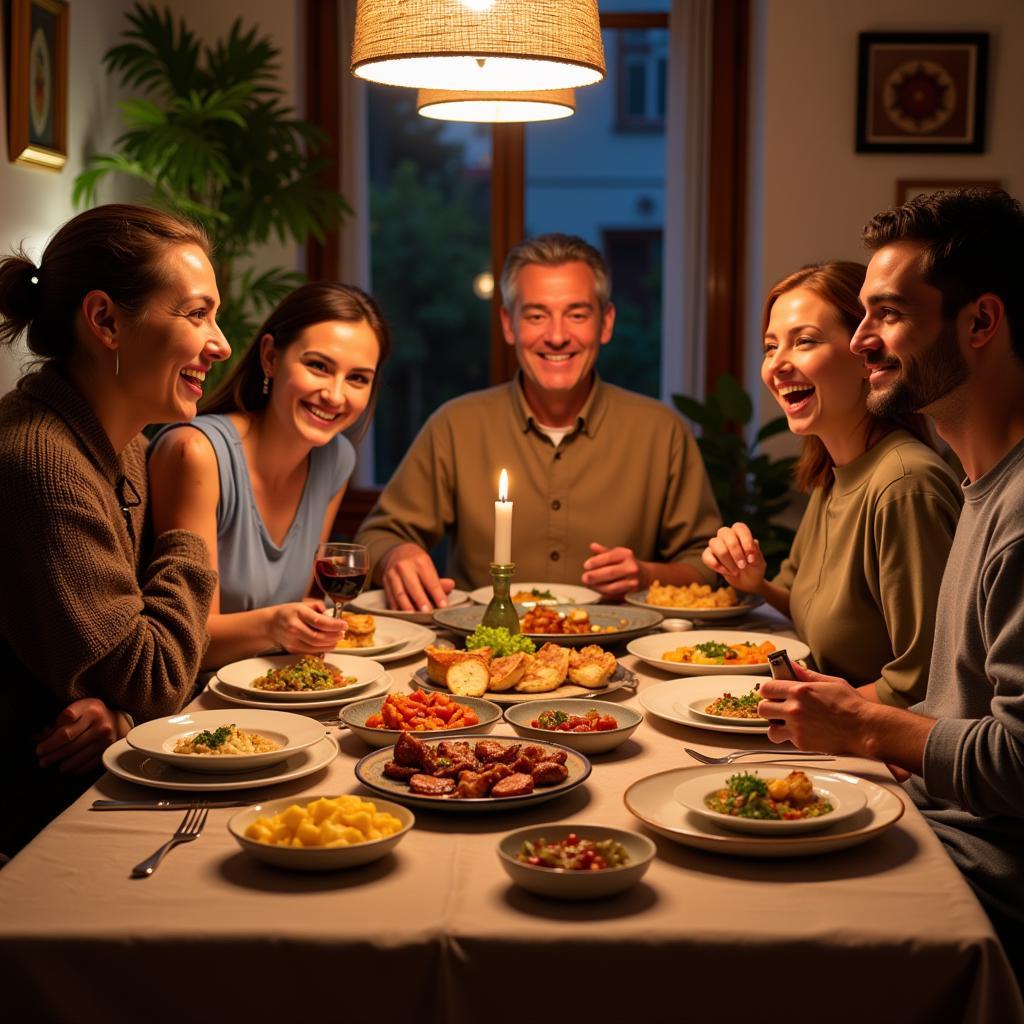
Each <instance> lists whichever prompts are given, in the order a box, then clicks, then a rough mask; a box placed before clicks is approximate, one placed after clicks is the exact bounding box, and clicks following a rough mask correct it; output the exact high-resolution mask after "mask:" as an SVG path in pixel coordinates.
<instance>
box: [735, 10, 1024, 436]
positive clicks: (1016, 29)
mask: <svg viewBox="0 0 1024 1024" xmlns="http://www.w3.org/2000/svg"><path fill="white" fill-rule="evenodd" d="M869 31H894V32H895V31H948V32H952V31H973V32H977V31H981V32H988V33H990V49H989V86H988V118H987V120H988V133H987V144H986V152H984V153H982V154H978V155H969V154H964V155H944V154H936V155H932V156H929V155H921V156H918V155H916V154H857V153H854V150H853V147H854V122H855V112H856V84H857V35H858V33H859V32H869ZM754 37H755V38H754V45H755V54H754V75H753V82H752V92H751V101H752V112H753V113H755V114H756V113H757V112H758V111H760V112H761V113H762V114H763V119H762V121H761V123H760V124H758V123H757V118H756V117H755V118H753V119H752V120H753V121H754V124H753V125H752V128H751V144H752V145H751V158H752V166H751V196H750V202H751V217H750V221H751V224H750V232H751V234H750V249H749V252H750V266H749V271H750V274H749V282H750V286H749V290H748V295H747V322H748V329H747V338H748V348H747V353H748V358H747V366H748V383H749V384H751V385H755V384H756V386H757V387H758V388H759V389H760V385H759V383H757V381H758V378H757V368H758V366H759V364H760V354H759V350H760V337H759V334H760V327H759V320H760V303H761V300H762V297H763V295H764V293H765V292H766V291H767V289H768V288H769V287H770V286H771V284H772V283H773V282H774V281H776V280H778V279H779V278H780V277H781V276H783V275H784V274H786V273H789V272H790V271H792V270H795V269H796V268H797V267H799V266H801V265H802V264H804V263H808V262H810V261H812V260H819V259H827V258H833V257H838V258H843V259H859V260H862V259H864V250H863V248H862V247H861V244H860V231H861V227H862V226H863V224H864V223H865V221H867V220H868V218H869V217H871V215H872V214H874V213H876V212H877V211H879V210H881V209H884V208H885V207H887V206H890V205H891V204H892V203H893V200H894V198H895V189H896V181H897V179H900V178H926V179H931V178H935V179H955V178H993V179H999V180H1000V181H1002V183H1003V185H1004V187H1006V188H1007V189H1008V190H1009V191H1010V192H1012V193H1013V194H1014V195H1016V196H1017V197H1018V198H1024V131H1022V130H1021V125H1022V123H1024V120H1022V113H1021V108H1022V104H1024V59H1022V57H1024V2H1022V0H972V2H971V3H969V4H967V3H964V2H963V0H856V2H854V3H848V2H840V0H756V2H755V5H754ZM763 399H764V400H763V402H762V412H763V414H764V416H765V418H768V417H771V416H775V415H777V414H778V413H777V409H776V406H775V403H774V402H773V401H771V400H770V399H769V398H768V396H767V394H766V393H763Z"/></svg>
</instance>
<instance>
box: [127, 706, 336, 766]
mask: <svg viewBox="0 0 1024 1024" xmlns="http://www.w3.org/2000/svg"><path fill="white" fill-rule="evenodd" d="M224 725H235V726H237V727H238V728H239V729H242V730H244V731H246V732H255V733H258V734H259V735H260V736H263V737H264V738H266V739H268V740H271V741H272V742H274V743H276V744H278V747H277V749H276V750H268V751H265V752H264V753H261V754H176V753H175V752H174V747H175V745H176V744H177V743H178V742H179V741H180V740H184V739H189V738H191V737H192V736H194V735H195V734H196V733H198V732H204V731H209V732H212V731H213V730H215V729H219V728H220V727H221V726H224ZM323 734H324V727H323V726H322V725H319V724H318V723H317V722H314V721H312V720H311V719H309V718H304V717H303V716H302V715H295V714H291V713H290V712H287V711H250V710H242V709H238V710H235V709H232V710H230V711H182V712H181V713H180V714H178V715H170V716H169V717H167V718H154V719H153V720H152V721H149V722H143V723H142V725H137V726H135V728H134V729H132V730H131V732H129V733H128V735H127V736H126V737H125V739H126V741H127V743H128V745H129V746H130V747H131V748H132V749H133V750H137V751H139V753H141V754H146V755H148V756H149V757H155V758H156V759H157V760H158V761H165V762H166V763H167V764H171V765H174V766H175V767H176V768H181V769H184V770H185V771H193V772H202V773H203V774H204V775H205V774H215V775H225V774H234V773H235V772H244V771H250V770H251V769H254V768H265V767H267V766H268V765H273V764H278V763H280V762H281V761H285V760H287V759H288V758H289V757H290V756H291V755H292V754H294V753H296V752H298V751H300V750H304V749H305V748H306V747H311V746H312V745H313V744H314V743H316V742H317V741H318V740H319V739H320V738H321V737H322V736H323Z"/></svg>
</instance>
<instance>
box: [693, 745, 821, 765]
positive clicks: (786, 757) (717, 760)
mask: <svg viewBox="0 0 1024 1024" xmlns="http://www.w3.org/2000/svg"><path fill="white" fill-rule="evenodd" d="M683 750H685V751H686V753H687V754H689V755H690V757H692V758H693V759H694V760H695V761H700V763H701V764H732V763H733V761H735V760H736V759H737V758H740V757H746V756H747V755H748V754H774V755H775V756H774V757H773V758H770V759H769V760H767V761H763V762H761V763H762V764H775V763H785V762H788V761H834V760H835V758H834V757H833V756H832V755H831V754H823V753H821V752H820V751H817V750H810V751H807V752H806V753H804V752H803V751H800V750H794V751H793V753H792V754H787V753H786V752H785V751H784V750H779V749H778V747H776V748H775V749H774V750H734V751H733V752H732V753H731V754H723V755H722V756H721V757H711V756H709V755H708V754H702V753H701V752H700V751H699V750H693V749H692V748H691V747H683Z"/></svg>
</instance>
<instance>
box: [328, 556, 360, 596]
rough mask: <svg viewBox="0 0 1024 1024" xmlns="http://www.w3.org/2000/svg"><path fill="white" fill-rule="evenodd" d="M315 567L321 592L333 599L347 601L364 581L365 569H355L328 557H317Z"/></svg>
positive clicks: (354, 594) (356, 592)
mask: <svg viewBox="0 0 1024 1024" xmlns="http://www.w3.org/2000/svg"><path fill="white" fill-rule="evenodd" d="M315 569H316V578H317V582H318V583H319V584H320V586H321V588H322V589H323V592H324V593H325V594H327V595H328V596H329V597H332V598H333V599H334V600H335V601H347V600H349V599H350V598H353V597H355V596H356V594H358V593H359V591H361V590H362V589H363V584H364V583H365V582H366V570H365V569H355V568H353V567H352V566H350V565H345V564H344V563H342V562H337V561H334V560H332V559H330V558H318V559H317V560H316V565H315Z"/></svg>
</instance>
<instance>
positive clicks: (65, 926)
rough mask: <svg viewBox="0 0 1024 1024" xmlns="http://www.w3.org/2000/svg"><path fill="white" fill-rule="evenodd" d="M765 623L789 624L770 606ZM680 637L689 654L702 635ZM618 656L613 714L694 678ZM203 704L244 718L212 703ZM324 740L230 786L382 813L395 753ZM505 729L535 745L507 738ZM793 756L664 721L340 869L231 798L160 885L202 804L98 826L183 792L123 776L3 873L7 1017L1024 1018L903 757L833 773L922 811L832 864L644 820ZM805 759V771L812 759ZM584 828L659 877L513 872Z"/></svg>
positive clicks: (252, 794) (0, 955) (761, 622)
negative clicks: (383, 761)
mask: <svg viewBox="0 0 1024 1024" xmlns="http://www.w3.org/2000/svg"><path fill="white" fill-rule="evenodd" d="M731 625H732V624H728V626H731ZM728 626H727V625H726V624H722V632H723V634H726V633H728V631H729V629H728ZM742 626H743V628H744V629H747V630H750V629H767V630H769V631H771V632H775V633H778V632H781V631H783V630H786V629H788V628H789V627H788V624H787V623H786V622H785V621H784V620H781V619H780V618H779V617H778V616H775V615H774V614H773V613H764V612H756V613H754V615H753V616H751V617H750V618H748V619H747V620H745V621H744V622H743V623H742ZM788 635H792V633H789V634H788ZM666 642H668V643H670V644H671V645H673V646H674V645H678V644H679V643H681V642H685V633H675V634H671V635H669V634H666ZM615 652H616V654H617V655H619V657H620V659H621V663H622V665H623V666H624V667H625V668H627V669H629V670H631V671H632V672H633V673H635V675H636V678H637V689H635V690H634V689H623V690H619V691H618V692H616V693H612V694H609V695H608V696H607V698H606V699H607V700H608V701H610V702H619V703H621V704H623V705H626V706H629V707H632V708H636V709H637V710H640V709H641V702H640V698H641V696H642V694H643V693H644V691H645V690H646V689H648V688H651V687H654V686H656V685H658V684H659V683H662V682H664V681H667V680H670V679H672V678H673V676H672V674H671V673H669V672H663V671H661V670H660V669H657V668H654V667H651V666H650V665H647V664H645V663H643V662H641V661H640V660H639V659H637V658H636V657H634V656H632V655H630V654H628V653H626V651H625V648H624V647H619V648H616V649H615ZM423 665H424V658H423V655H422V654H419V655H416V656H414V657H412V658H409V659H407V660H406V661H402V662H397V663H393V664H390V665H388V670H389V673H390V677H391V689H392V690H393V691H399V692H408V691H409V688H410V685H411V681H412V680H413V675H414V673H415V672H416V670H417V669H420V668H422V667H423ZM192 707H193V708H195V709H228V708H229V707H230V705H228V704H226V703H224V701H223V700H222V699H221V698H219V697H218V696H216V695H215V694H214V693H212V692H211V691H210V690H206V691H204V692H203V693H201V694H200V695H199V696H198V697H197V698H196V699H195V701H194V702H193V704H192ZM324 729H325V731H327V732H330V733H331V734H332V735H334V736H335V737H336V738H337V740H338V743H339V747H340V753H339V755H338V757H337V758H336V759H334V760H333V761H332V762H331V763H330V764H329V765H327V766H326V767H325V768H323V769H321V770H319V771H318V772H316V773H315V774H313V775H311V776H307V777H305V778H302V779H296V780H293V781H290V782H284V783H280V784H277V785H273V786H266V787H263V788H258V789H251V790H247V791H245V792H243V793H235V794H223V793H221V794H215V795H216V796H218V797H223V796H238V797H240V798H241V799H246V800H250V799H251V802H252V803H257V802H260V801H262V800H276V799H280V798H294V800H295V801H296V802H300V803H301V802H305V801H307V800H309V799H312V798H313V797H315V796H320V795H327V796H336V795H338V794H343V793H361V794H363V795H365V796H367V797H369V798H370V799H372V797H373V794H372V793H370V792H369V791H367V790H366V789H365V788H363V787H362V786H361V785H360V783H359V781H358V780H357V778H356V777H355V774H354V767H355V765H356V762H357V761H358V760H359V759H360V758H361V757H362V756H363V755H365V754H367V753H368V752H369V748H368V747H367V746H366V745H365V744H364V743H363V742H362V741H361V740H360V739H359V738H358V737H357V736H355V735H353V734H352V733H350V732H347V731H345V730H343V729H339V728H336V727H334V726H331V725H329V724H325V725H324ZM492 735H493V736H495V737H501V736H512V735H514V734H513V732H512V730H511V727H510V726H509V725H507V724H506V723H504V722H502V723H500V724H499V725H498V727H497V728H496V729H495V731H494V733H493V734H492ZM768 746H771V744H770V743H768V742H766V737H765V736H763V735H760V736H746V735H742V734H739V733H735V732H714V731H707V730H701V729H698V728H693V727H691V726H688V725H683V724H679V723H675V722H671V721H667V720H665V719H663V718H660V717H657V716H655V715H652V714H648V715H646V717H645V720H644V721H643V722H642V723H641V725H640V727H639V728H638V729H637V730H636V732H635V733H633V735H632V736H631V737H630V738H629V739H628V740H627V741H626V742H625V743H624V744H622V745H621V746H619V747H617V748H616V749H614V750H612V751H610V752H608V753H605V754H596V755H594V756H593V757H592V759H591V760H592V764H593V770H592V773H591V774H590V776H589V778H588V779H587V780H586V782H585V783H584V784H582V785H580V786H578V787H577V788H575V789H573V790H572V791H571V792H567V793H566V794H565V795H563V796H559V797H558V798H556V799H552V800H550V801H548V802H545V803H540V804H536V805H530V806H526V807H522V808H518V809H507V808H506V809H503V808H501V806H500V804H499V806H497V807H496V808H495V809H493V810H490V811H488V812H487V813H473V814H470V813H458V814H456V813H451V812H450V811H448V812H442V811H440V810H425V809H421V808H415V811H414V813H415V816H416V822H415V826H414V827H413V829H412V830H411V831H410V832H409V833H408V834H407V835H406V836H405V837H404V839H403V840H402V842H401V843H400V844H399V845H398V846H397V847H396V848H395V850H394V851H393V852H392V853H390V854H388V855H387V856H386V857H385V858H383V859H381V860H377V861H375V862H373V863H370V864H366V865H364V866H361V867H355V868H350V869H348V870H339V871H326V872H318V873H306V872H293V871H287V870H284V869H281V868H277V867H272V866H269V865H267V864H265V863H262V862H260V861H258V860H256V859H254V858H253V857H252V856H250V855H249V854H248V853H247V852H245V851H244V850H243V849H241V848H240V846H239V844H238V843H237V842H236V840H235V839H234V837H233V836H232V835H231V834H230V833H229V831H228V829H227V827H226V823H227V821H228V819H229V818H230V817H231V816H232V815H233V814H235V813H236V810H235V809H231V808H213V809H211V810H210V812H209V817H208V820H207V822H206V826H205V828H204V830H203V832H202V834H201V836H200V838H199V839H198V840H196V841H194V842H190V843H188V844H187V845H183V846H181V847H179V848H176V849H174V850H172V851H171V852H170V854H169V855H168V856H167V857H166V859H165V860H164V862H163V863H162V864H161V865H160V867H159V869H158V870H157V871H156V872H155V873H154V874H153V875H152V876H151V877H148V878H143V879H137V878H133V877H131V873H130V872H131V868H132V866H133V865H135V864H136V863H137V862H138V861H140V860H142V859H143V858H144V857H145V856H147V855H148V854H149V853H151V852H152V851H153V849H155V848H156V847H157V846H158V845H159V844H160V843H161V842H163V841H164V840H165V839H167V838H169V836H170V834H171V832H172V831H173V830H174V828H175V826H176V825H177V823H178V819H179V815H180V812H176V813H170V812H163V811H153V810H137V811H117V812H97V811H94V810H92V809H91V805H92V803H93V801H94V800H97V799H154V798H158V797H161V796H174V797H180V796H181V795H182V794H180V793H172V794H166V793H163V792H161V791H159V790H154V789H146V788H143V787H141V786H138V785H135V784H133V783H131V782H127V781H124V780H122V779H119V778H116V777H114V776H113V775H111V774H109V773H107V774H104V775H103V776H102V777H101V778H99V780H98V781H97V782H96V783H95V784H94V785H93V786H91V787H90V788H89V789H88V791H87V792H85V793H84V794H83V796H82V797H81V798H80V799H79V800H78V801H77V802H75V803H74V804H73V805H72V806H70V807H69V808H68V809H67V810H66V811H65V812H64V813H62V814H61V815H60V816H59V817H57V818H56V819H55V820H54V821H53V822H51V823H50V824H49V826H48V827H47V828H45V829H44V830H43V831H42V832H41V833H40V834H39V835H38V836H37V837H36V838H35V839H34V840H33V841H32V842H31V843H30V844H29V845H28V846H27V847H26V848H25V849H24V850H23V851H21V852H20V853H19V854H18V855H17V856H15V857H14V858H13V860H12V861H11V862H10V863H9V864H7V866H6V867H4V868H3V869H2V870H0V993H2V1004H3V1006H4V1008H5V1011H6V1012H8V1013H12V1015H11V1016H8V1017H7V1018H6V1019H8V1020H11V1021H15V1020H25V1021H31V1022H47V1021H54V1022H74V1024H92V1022H96V1024H109V1022H111V1021H117V1020H128V1019H133V1020H142V1021H148V1022H160V1021H176V1022H181V1021H214V1020H216V1021H231V1022H236V1021H237V1022H242V1021H253V1020H266V1021H274V1022H278V1024H280V1022H288V1024H292V1022H295V1024H298V1022H306V1021H335V1020H337V1021H355V1022H370V1021H381V1022H388V1024H401V1022H410V1024H430V1022H437V1024H485V1022H497V1021H516V1022H526V1021H535V1020H543V1021H558V1022H566V1021H570V1022H572V1024H581V1022H594V1024H597V1022H602V1021H638V1022H645V1024H647V1022H651V1024H657V1022H661V1021H684V1020H685V1021H694V1022H701V1021H740V1020H742V1021H785V1022H787V1024H788V1022H800V1021H821V1020H828V1021H829V1022H830V1024H842V1022H847V1021H849V1022H858V1024H864V1022H871V1021H879V1022H885V1021H899V1022H901V1024H913V1022H920V1024H934V1022H936V1021H957V1022H977V1024H990V1022H1000V1024H1013V1022H1018V1021H1024V1006H1022V1002H1021V995H1020V991H1019V989H1018V987H1017V984H1016V981H1015V978H1014V975H1013V972H1012V970H1011V968H1010V965H1009V963H1008V961H1007V959H1006V956H1005V954H1004V952H1003V949H1002V947H1001V946H1000V944H999V942H998V940H997V938H996V935H995V933H994V931H993V929H992V926H991V924H990V922H989V919H988V917H987V916H986V914H985V912H984V911H983V909H982V907H981V905H980V904H979V903H978V900H977V899H976V897H975V896H974V894H973V892H972V891H971V889H970V887H969V886H968V884H967V883H966V882H965V880H964V878H963V877H962V876H961V874H960V873H959V872H958V870H957V868H956V867H955V866H954V864H953V862H952V861H951V860H950V859H949V857H948V856H947V855H946V853H945V851H944V849H943V847H942V845H941V844H940V842H939V840H938V839H937V838H936V836H935V835H934V834H933V832H932V830H931V828H930V827H929V825H928V823H927V822H926V821H925V819H924V818H923V817H922V816H921V814H920V813H919V812H918V811H917V810H916V808H915V807H914V806H913V804H912V803H911V802H910V801H909V800H908V799H907V798H906V797H905V796H903V795H902V791H901V789H900V787H899V785H898V784H897V783H896V782H895V781H894V780H893V777H892V775H891V774H890V773H889V771H888V770H887V768H886V767H885V766H884V765H882V764H880V763H878V762H874V761H870V760H864V759H861V758H855V757H839V758H836V760H835V761H834V762H827V763H826V766H827V767H828V768H829V769H835V770H839V771H842V772H846V773H849V774H851V775H854V776H857V777H859V778H862V779H865V780H868V781H870V782H873V783H874V784H876V785H877V786H880V787H883V788H885V789H886V790H887V791H889V792H890V793H891V794H892V795H893V796H894V797H895V798H896V799H897V800H900V801H902V803H903V805H904V806H903V813H902V815H901V816H900V817H899V820H898V821H896V822H895V823H894V824H892V825H891V827H889V828H886V829H884V830H881V831H880V832H879V834H878V835H876V836H874V837H873V838H871V839H869V840H868V841H865V842H864V843H862V844H860V845H857V846H853V847H850V848H848V849H841V850H837V851H834V852H827V853H820V854H818V855H815V856H802V857H781V858H778V857H775V858H762V857H751V856H740V855H735V854H732V853H730V854H723V853H721V852H718V851H715V850H711V851H708V850H703V849H697V848H694V847H692V846H688V845H683V844H680V843H678V842H675V841H673V839H671V838H669V837H668V836H666V835H663V834H661V833H660V832H658V831H655V830H653V829H651V828H650V827H649V826H648V825H647V824H645V823H644V822H642V821H640V820H638V818H637V817H635V816H634V815H633V813H631V811H630V809H629V808H628V807H627V804H626V801H625V799H624V795H625V793H626V791H627V789H628V788H629V787H630V786H631V785H633V784H634V783H636V782H637V781H638V780H640V779H643V778H645V777H649V776H652V775H654V774H655V773H660V772H667V771H673V770H676V769H680V768H686V767H690V766H693V765H696V763H697V762H696V761H695V760H694V759H693V758H692V757H691V756H690V755H689V754H687V753H686V750H685V748H687V747H689V748H691V749H693V750H697V751H698V752H702V753H705V754H709V755H722V754H724V753H726V752H730V751H734V750H740V749H755V748H761V747H768ZM779 753H780V755H783V756H787V757H789V758H790V760H791V761H792V763H793V764H794V765H795V766H797V767H800V766H801V761H800V754H799V752H798V751H796V750H794V748H792V747H789V746H787V745H782V746H780V747H779ZM747 760H748V761H754V760H756V758H754V757H752V758H748V759H747ZM7 785H9V786H16V785H17V780H12V779H9V780H7ZM680 813H682V808H680ZM572 824H587V825H603V826H608V827H613V828H620V829H631V830H634V831H639V832H642V833H644V834H645V835H647V836H648V837H649V838H650V839H652V840H653V841H654V843H655V844H656V847H657V854H656V856H655V858H654V860H653V862H652V863H651V866H650V868H649V870H648V872H647V873H646V875H644V877H643V879H642V880H641V881H640V882H639V884H637V885H636V886H634V887H633V888H631V889H630V890H629V891H627V892H624V893H621V894H619V895H616V896H613V897H609V898H604V899H596V900H588V901H566V900H558V899H551V898H545V897H542V896H539V895H535V894H533V893H530V892H527V891H525V890H523V889H521V888H519V887H518V886H516V885H515V884H513V883H512V882H511V881H510V879H509V877H508V876H507V875H506V873H505V872H504V870H503V869H502V866H501V864H500V863H499V859H498V855H497V845H498V842H499V840H500V839H501V838H502V837H503V836H505V835H507V834H508V833H509V832H511V831H514V830H517V829H521V828H524V827H526V826H537V827H538V829H539V831H541V832H543V831H544V830H545V829H547V830H550V831H552V833H554V832H557V831H559V830H561V832H562V833H563V834H564V832H565V827H566V826H567V825H572ZM19 1014H20V1016H19Z"/></svg>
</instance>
